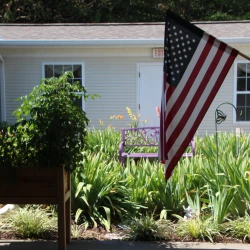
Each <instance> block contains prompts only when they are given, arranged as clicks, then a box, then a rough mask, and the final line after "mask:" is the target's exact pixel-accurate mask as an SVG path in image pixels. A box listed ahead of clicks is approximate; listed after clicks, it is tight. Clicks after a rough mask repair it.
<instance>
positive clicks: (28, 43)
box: [0, 37, 250, 47]
mask: <svg viewBox="0 0 250 250" xmlns="http://www.w3.org/2000/svg"><path fill="white" fill-rule="evenodd" d="M219 39H220V40H221V41H223V42H225V43H229V44H250V37H234V38H230V37H221V38H219ZM163 45H164V39H111V40H109V39H91V40H0V47H15V46H18V47H48V46H52V47H55V46H57V47H72V46H84V47H100V46H101V47H110V46H115V47H121V46H126V47H138V46H143V47H148V46H162V47H163Z"/></svg>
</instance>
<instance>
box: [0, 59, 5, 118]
mask: <svg viewBox="0 0 250 250" xmlns="http://www.w3.org/2000/svg"><path fill="white" fill-rule="evenodd" d="M0 102H1V103H0V108H1V110H0V121H6V106H5V105H6V102H5V72H4V60H3V58H2V56H1V55H0Z"/></svg>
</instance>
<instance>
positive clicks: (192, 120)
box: [159, 10, 238, 180]
mask: <svg viewBox="0 0 250 250" xmlns="http://www.w3.org/2000/svg"><path fill="white" fill-rule="evenodd" d="M237 55H238V51H237V50H235V49H233V48H231V47H229V46H228V45H227V44H225V43H223V42H221V41H219V40H218V39H216V38H215V37H213V36H211V35H209V34H207V33H206V32H204V31H203V30H201V29H199V28H198V27H196V26H194V25H193V24H191V23H189V22H187V21H185V20H184V19H182V18H181V17H179V16H177V15H175V14H174V13H172V12H171V11H170V10H167V13H166V23H165V41H164V77H163V89H162V100H161V117H160V144H159V161H161V162H163V163H165V168H166V172H165V177H166V180H167V179H168V178H169V177H170V176H171V175H172V171H173V169H174V167H175V166H176V164H177V162H178V161H179V159H180V158H181V156H182V154H183V153H184V152H185V150H186V148H187V146H188V144H189V142H190V141H191V139H192V138H193V136H194V134H195V132H196V130H197V128H198V126H199V125H200V123H201V121H202V119H203V117H204V115H205V114H206V112H207V110H208V108H209V106H210V104H211V103H212V101H213V99H214V97H215V95H216V93H217V92H218V90H219V88H220V86H221V84H222V82H223V81H224V79H225V77H226V75H227V73H228V71H229V69H230V67H231V65H232V63H233V62H234V59H235V58H236V56H237Z"/></svg>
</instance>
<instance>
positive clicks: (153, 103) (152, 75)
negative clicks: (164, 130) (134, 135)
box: [138, 63, 163, 126]
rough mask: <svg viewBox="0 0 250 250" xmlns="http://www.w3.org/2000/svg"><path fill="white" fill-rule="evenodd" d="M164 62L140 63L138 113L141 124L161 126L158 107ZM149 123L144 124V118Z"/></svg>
mask: <svg viewBox="0 0 250 250" xmlns="http://www.w3.org/2000/svg"><path fill="white" fill-rule="evenodd" d="M162 81H163V63H139V64H138V113H139V114H140V126H160V118H159V117H158V116H157V113H156V107H157V106H158V107H159V108H160V105H161V92H162ZM146 119H147V123H146V124H145V125H143V122H142V121H143V120H146Z"/></svg>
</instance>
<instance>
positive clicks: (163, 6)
mask: <svg viewBox="0 0 250 250" xmlns="http://www.w3.org/2000/svg"><path fill="white" fill-rule="evenodd" d="M158 8H159V9H161V10H168V7H167V6H165V5H163V4H162V3H159V4H158ZM230 47H231V46H230ZM231 48H232V47H231ZM238 55H239V56H242V57H243V58H245V59H247V60H248V61H250V57H249V56H247V55H245V54H243V53H241V52H240V51H238Z"/></svg>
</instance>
